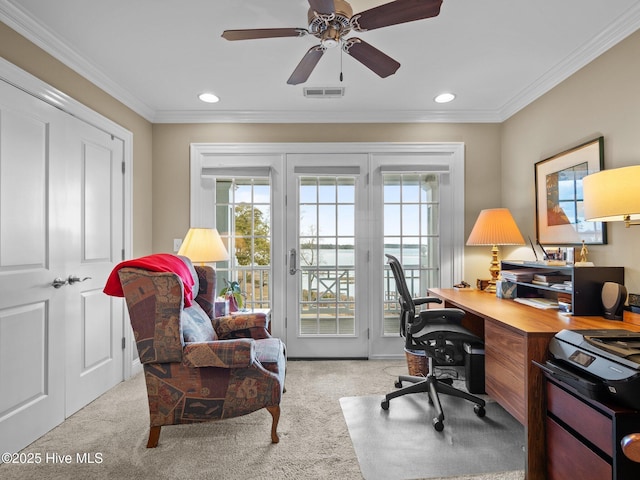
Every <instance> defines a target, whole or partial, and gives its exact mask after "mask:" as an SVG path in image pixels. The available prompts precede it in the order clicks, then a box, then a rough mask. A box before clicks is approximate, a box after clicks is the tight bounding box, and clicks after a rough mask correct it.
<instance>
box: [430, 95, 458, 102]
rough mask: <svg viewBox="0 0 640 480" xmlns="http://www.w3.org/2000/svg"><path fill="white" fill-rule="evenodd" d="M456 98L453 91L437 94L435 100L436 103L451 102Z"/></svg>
mask: <svg viewBox="0 0 640 480" xmlns="http://www.w3.org/2000/svg"><path fill="white" fill-rule="evenodd" d="M455 98H456V96H455V95H454V94H453V93H441V94H440V95H438V96H436V97H435V98H434V99H433V101H434V102H436V103H449V102H451V101H453V100H454V99H455Z"/></svg>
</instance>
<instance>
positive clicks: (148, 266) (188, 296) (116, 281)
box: [103, 253, 195, 307]
mask: <svg viewBox="0 0 640 480" xmlns="http://www.w3.org/2000/svg"><path fill="white" fill-rule="evenodd" d="M125 267H133V268H143V269H145V270H150V271H152V272H173V273H175V274H176V275H178V276H179V277H180V278H181V279H182V283H183V284H184V306H185V307H190V306H191V304H192V303H193V285H194V283H195V282H194V280H193V275H191V270H190V269H189V267H188V266H187V265H186V264H185V263H184V262H183V261H182V260H181V259H180V257H178V256H176V255H172V254H170V253H156V254H154V255H147V256H146V257H140V258H134V259H132V260H125V261H124V262H121V263H119V264H118V265H116V267H115V268H114V269H113V270H112V271H111V274H110V275H109V278H108V279H107V283H106V285H105V287H104V290H103V291H104V293H106V294H107V295H111V296H113V297H124V292H123V291H122V284H121V283H120V277H118V271H119V270H120V269H121V268H125Z"/></svg>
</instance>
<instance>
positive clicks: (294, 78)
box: [287, 45, 324, 85]
mask: <svg viewBox="0 0 640 480" xmlns="http://www.w3.org/2000/svg"><path fill="white" fill-rule="evenodd" d="M322 55H324V48H322V46H320V45H316V46H315V47H311V48H310V49H309V50H308V51H307V53H305V55H304V57H302V60H300V63H299V64H298V66H297V67H296V69H295V70H294V71H293V73H292V74H291V76H290V77H289V80H287V83H288V84H289V85H297V84H299V83H304V82H306V81H307V79H308V78H309V75H311V72H313V69H314V68H316V65H317V64H318V62H319V61H320V59H321V58H322Z"/></svg>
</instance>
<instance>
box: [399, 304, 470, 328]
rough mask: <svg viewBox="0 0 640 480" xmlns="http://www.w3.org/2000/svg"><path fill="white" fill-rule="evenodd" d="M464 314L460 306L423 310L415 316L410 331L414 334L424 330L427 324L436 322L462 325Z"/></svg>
mask: <svg viewBox="0 0 640 480" xmlns="http://www.w3.org/2000/svg"><path fill="white" fill-rule="evenodd" d="M464 316H465V312H464V310H460V309H459V308H437V309H432V310H423V311H421V312H420V314H419V315H418V316H416V317H415V318H414V321H413V322H412V323H411V328H410V330H409V331H410V332H411V333H412V334H414V333H417V332H419V331H420V330H422V329H423V328H424V327H425V326H427V325H434V324H455V325H460V323H461V322H462V317H464Z"/></svg>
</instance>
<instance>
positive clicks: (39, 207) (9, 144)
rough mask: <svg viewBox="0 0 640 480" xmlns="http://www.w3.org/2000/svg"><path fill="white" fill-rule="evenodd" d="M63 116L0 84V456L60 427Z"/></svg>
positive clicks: (63, 296)
mask: <svg viewBox="0 0 640 480" xmlns="http://www.w3.org/2000/svg"><path fill="white" fill-rule="evenodd" d="M64 117H65V114H64V113H62V112H61V111H59V110H57V109H55V108H54V107H52V106H50V105H47V104H46V103H44V102H42V101H40V100H36V99H35V98H33V97H31V96H30V95H28V94H26V93H23V92H22V91H20V90H18V89H16V88H14V87H11V86H9V85H8V84H6V83H4V82H0V385H1V388H2V394H1V395H0V451H1V452H14V451H16V450H17V449H19V448H22V447H24V446H25V445H27V444H29V443H30V442H32V441H33V440H35V439H36V438H38V437H39V436H40V435H43V434H44V433H46V432H47V431H49V430H50V429H51V428H53V427H54V426H56V425H57V424H59V423H60V422H62V421H63V420H64V418H65V415H64V383H65V381H64V380H65V372H64V368H65V311H66V301H67V295H66V292H65V291H64V289H63V288H60V289H56V288H53V286H52V285H51V283H52V281H53V280H54V278H56V277H58V276H62V275H63V274H64V265H63V264H62V261H61V260H62V258H63V257H64V252H65V250H66V248H67V246H66V245H65V238H66V235H65V234H64V230H65V225H64V222H63V221H61V220H62V218H61V212H64V211H66V209H67V207H68V202H69V199H68V198H67V197H66V195H65V194H64V192H63V191H61V190H56V189H51V186H53V185H56V184H60V183H62V181H61V179H60V178H59V175H60V174H61V173H63V171H62V169H59V168H57V164H56V162H58V161H59V159H60V158H63V159H64V158H65V156H64V154H63V153H64V152H63V149H64V141H63V139H64V122H65V119H64Z"/></svg>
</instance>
